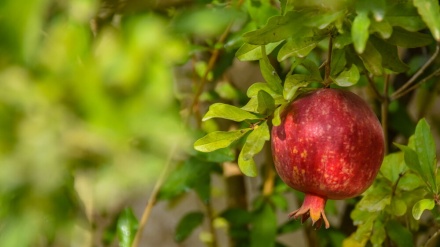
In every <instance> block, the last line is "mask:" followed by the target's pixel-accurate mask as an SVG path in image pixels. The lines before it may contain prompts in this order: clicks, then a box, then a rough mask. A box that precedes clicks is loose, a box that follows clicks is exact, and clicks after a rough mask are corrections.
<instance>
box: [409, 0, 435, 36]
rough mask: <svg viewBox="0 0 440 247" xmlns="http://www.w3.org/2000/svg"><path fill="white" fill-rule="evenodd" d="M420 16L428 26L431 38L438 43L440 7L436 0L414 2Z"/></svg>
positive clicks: (417, 0) (415, 0)
mask: <svg viewBox="0 0 440 247" xmlns="http://www.w3.org/2000/svg"><path fill="white" fill-rule="evenodd" d="M414 6H416V7H417V9H418V11H419V14H420V16H422V19H423V21H424V22H425V23H426V25H427V26H428V28H429V30H430V31H431V33H432V36H434V38H435V39H436V40H437V42H440V7H439V2H438V1H436V0H414Z"/></svg>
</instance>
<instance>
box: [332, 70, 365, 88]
mask: <svg viewBox="0 0 440 247" xmlns="http://www.w3.org/2000/svg"><path fill="white" fill-rule="evenodd" d="M359 77H360V74H359V70H358V68H357V67H356V65H354V64H352V65H351V68H350V69H348V70H344V71H342V72H341V73H340V74H339V75H338V76H337V77H336V78H333V80H334V82H335V83H336V84H337V85H338V86H341V87H349V86H353V85H354V84H356V83H357V82H358V81H359Z"/></svg>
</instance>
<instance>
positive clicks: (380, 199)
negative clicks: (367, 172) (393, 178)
mask: <svg viewBox="0 0 440 247" xmlns="http://www.w3.org/2000/svg"><path fill="white" fill-rule="evenodd" d="M390 202H391V191H390V188H389V187H388V186H385V185H376V186H374V187H372V188H370V189H369V193H366V195H365V196H364V197H363V198H362V199H361V200H360V201H359V209H360V210H364V211H368V212H377V211H381V210H383V209H384V208H385V207H386V206H387V205H389V204H390Z"/></svg>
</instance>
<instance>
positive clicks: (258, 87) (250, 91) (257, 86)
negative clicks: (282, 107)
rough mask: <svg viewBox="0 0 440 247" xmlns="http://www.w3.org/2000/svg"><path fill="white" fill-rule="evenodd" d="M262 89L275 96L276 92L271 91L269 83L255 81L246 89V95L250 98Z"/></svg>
mask: <svg viewBox="0 0 440 247" xmlns="http://www.w3.org/2000/svg"><path fill="white" fill-rule="evenodd" d="M261 90H263V91H266V92H267V93H268V94H269V95H271V96H275V95H277V93H275V91H273V90H272V89H271V88H270V87H269V84H267V83H265V82H256V83H253V84H252V85H251V86H250V87H249V88H248V90H247V92H246V95H247V96H248V97H249V98H251V97H253V96H257V95H258V93H259V92H260V91H261Z"/></svg>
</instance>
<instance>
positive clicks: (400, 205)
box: [390, 197, 407, 217]
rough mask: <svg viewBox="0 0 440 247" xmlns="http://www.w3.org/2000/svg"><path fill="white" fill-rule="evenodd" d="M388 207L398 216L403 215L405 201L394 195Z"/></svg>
mask: <svg viewBox="0 0 440 247" xmlns="http://www.w3.org/2000/svg"><path fill="white" fill-rule="evenodd" d="M390 207H391V212H392V214H393V215H395V216H398V217H400V216H403V215H404V214H405V213H406V210H407V206H406V203H405V201H403V200H401V199H398V198H396V197H394V198H393V200H392V201H391V205H390Z"/></svg>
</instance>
